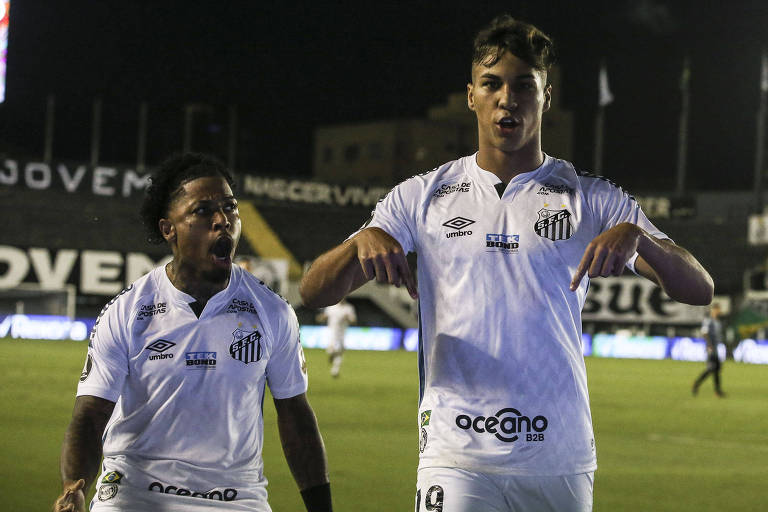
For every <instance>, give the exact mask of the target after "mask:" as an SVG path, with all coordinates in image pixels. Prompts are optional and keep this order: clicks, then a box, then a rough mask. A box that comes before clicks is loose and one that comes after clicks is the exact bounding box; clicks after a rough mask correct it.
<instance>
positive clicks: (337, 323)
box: [323, 302, 357, 348]
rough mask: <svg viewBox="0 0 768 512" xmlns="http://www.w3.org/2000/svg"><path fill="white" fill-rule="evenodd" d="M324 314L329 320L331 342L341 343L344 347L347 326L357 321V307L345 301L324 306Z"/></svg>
mask: <svg viewBox="0 0 768 512" xmlns="http://www.w3.org/2000/svg"><path fill="white" fill-rule="evenodd" d="M323 314H324V315H325V317H326V318H327V322H328V336H329V342H333V343H336V344H339V345H340V346H341V347H342V348H343V342H344V334H345V333H346V331H347V327H349V324H352V323H354V322H356V321H357V316H356V315H355V307H354V306H353V305H352V304H350V303H349V302H343V303H339V304H334V305H332V306H328V307H327V308H324V309H323Z"/></svg>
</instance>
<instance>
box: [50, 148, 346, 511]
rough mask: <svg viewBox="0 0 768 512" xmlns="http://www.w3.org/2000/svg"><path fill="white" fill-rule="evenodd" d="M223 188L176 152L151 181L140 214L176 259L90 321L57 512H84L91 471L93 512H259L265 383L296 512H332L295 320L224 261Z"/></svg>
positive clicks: (228, 188) (233, 222) (203, 161)
mask: <svg viewBox="0 0 768 512" xmlns="http://www.w3.org/2000/svg"><path fill="white" fill-rule="evenodd" d="M232 186H233V180H232V175H231V174H230V172H229V171H228V170H227V169H226V168H225V167H224V166H223V164H221V163H220V162H218V161H217V160H215V159H213V158H211V157H208V156H205V155H199V154H184V155H180V156H178V157H173V158H171V159H169V160H168V161H166V162H165V163H164V164H163V165H162V166H161V167H160V168H159V169H158V170H157V172H156V173H155V174H154V175H153V176H152V179H151V184H150V186H149V188H148V189H147V194H146V197H145V200H144V203H143V205H142V218H143V220H144V224H145V226H146V227H147V229H148V232H149V235H150V241H153V242H156V243H164V242H165V243H167V244H168V245H169V246H170V248H171V250H172V252H173V260H172V261H171V262H170V263H169V264H167V265H164V266H160V267H157V268H156V269H154V270H153V271H151V272H150V273H148V274H147V275H145V276H143V277H141V278H140V279H138V280H137V281H135V282H134V283H133V284H131V285H130V286H129V287H128V288H126V289H125V290H123V291H122V292H121V293H120V294H118V295H117V296H116V297H115V298H114V299H112V300H111V301H110V302H109V303H108V304H107V305H106V306H105V307H104V309H103V310H102V311H101V313H100V315H99V318H98V319H97V321H96V326H95V327H94V329H93V332H92V333H91V340H90V343H89V344H88V355H87V359H86V364H85V368H84V369H83V373H82V375H81V377H80V383H79V385H78V389H77V398H76V400H75V406H74V411H73V413H72V420H71V422H70V424H69V427H68V428H67V431H66V435H65V438H64V442H63V446H62V451H61V477H62V487H63V491H62V494H61V496H60V497H59V498H58V499H57V500H56V502H55V504H54V511H55V512H64V511H67V512H83V511H84V510H85V493H86V491H87V490H88V489H89V487H90V486H91V484H92V483H93V482H94V478H95V477H96V476H97V475H98V474H100V476H99V477H98V482H99V483H98V488H97V492H96V495H95V496H94V498H93V501H92V502H91V506H90V510H92V511H93V512H103V511H120V512H148V511H155V512H157V511H177V510H183V511H190V512H214V511H220V510H232V511H251V512H270V510H271V509H270V506H269V504H268V502H267V490H266V485H267V481H266V478H265V477H264V474H263V462H262V458H261V453H262V443H263V417H262V409H263V400H264V393H265V386H269V389H270V391H271V393H272V396H273V397H274V405H275V409H276V411H277V424H278V430H279V432H280V439H281V442H282V446H283V452H284V453H285V457H286V460H287V462H288V466H289V467H290V469H291V471H292V473H293V476H294V478H295V480H296V483H297V484H298V486H299V489H300V491H301V495H302V497H303V498H304V502H305V504H306V508H307V510H308V511H309V512H313V511H317V512H330V511H331V491H330V484H329V481H328V472H327V469H326V460H325V449H324V447H323V441H322V438H321V437H320V432H319V431H318V427H317V421H316V419H315V415H314V413H313V411H312V409H311V407H310V405H309V403H308V401H307V398H306V390H307V375H306V363H305V362H304V355H303V352H302V349H301V344H300V343H299V325H298V322H297V319H296V315H295V313H294V311H293V309H292V308H291V307H290V305H289V304H288V303H287V302H286V301H285V300H284V299H282V298H281V297H280V296H278V295H277V294H275V293H274V292H272V291H271V290H270V289H268V288H267V287H266V286H265V285H264V284H263V283H261V282H260V281H259V280H258V279H257V278H255V277H254V276H252V275H251V274H250V273H248V272H246V271H244V270H242V269H241V268H240V267H239V266H237V265H233V257H234V255H235V251H236V249H237V244H238V241H239V239H240V233H241V225H240V215H239V213H238V207H237V200H236V199H235V196H234V194H233V192H232ZM102 455H103V461H102ZM225 502H226V503H225Z"/></svg>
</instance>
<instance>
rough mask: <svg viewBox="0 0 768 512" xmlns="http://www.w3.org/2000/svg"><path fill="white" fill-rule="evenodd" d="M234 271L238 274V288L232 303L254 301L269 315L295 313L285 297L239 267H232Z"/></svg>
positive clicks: (231, 300)
mask: <svg viewBox="0 0 768 512" xmlns="http://www.w3.org/2000/svg"><path fill="white" fill-rule="evenodd" d="M232 271H233V272H236V273H237V279H238V286H237V287H236V289H235V290H234V292H233V297H232V298H231V299H230V302H233V301H242V300H247V299H252V300H254V301H255V302H256V303H257V304H258V305H259V306H260V308H261V309H264V310H266V312H267V314H274V313H290V312H292V311H293V308H292V307H291V305H290V304H289V303H288V300H287V299H286V298H285V297H283V296H282V295H280V294H279V293H277V292H276V291H275V290H273V289H272V288H270V287H269V286H268V285H267V284H266V283H265V282H264V281H262V280H261V279H259V278H258V277H256V276H254V275H253V274H251V273H250V272H248V271H246V270H243V269H242V268H240V267H238V266H234V267H232Z"/></svg>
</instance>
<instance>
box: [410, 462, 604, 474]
mask: <svg viewBox="0 0 768 512" xmlns="http://www.w3.org/2000/svg"><path fill="white" fill-rule="evenodd" d="M431 468H448V469H463V470H465V471H472V472H475V473H490V474H494V475H514V476H566V475H580V474H582V473H590V472H594V471H597V463H594V464H589V465H586V466H577V467H575V468H571V469H563V470H553V471H539V470H532V469H531V470H528V469H522V468H499V467H497V466H472V465H464V464H462V465H456V466H447V465H444V464H428V465H421V464H419V467H418V469H417V471H421V470H422V469H431Z"/></svg>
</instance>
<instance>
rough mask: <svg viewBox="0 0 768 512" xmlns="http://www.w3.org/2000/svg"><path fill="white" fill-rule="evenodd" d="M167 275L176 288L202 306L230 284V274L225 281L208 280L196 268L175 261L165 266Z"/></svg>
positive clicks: (218, 279) (217, 279)
mask: <svg viewBox="0 0 768 512" xmlns="http://www.w3.org/2000/svg"><path fill="white" fill-rule="evenodd" d="M165 273H166V275H167V276H168V279H169V280H170V281H171V284H173V286H174V288H176V289H177V290H179V291H182V292H184V293H186V294H187V295H191V296H192V297H194V298H195V300H196V301H197V302H198V303H200V304H201V305H202V306H205V304H206V303H207V302H208V300H209V299H210V298H211V297H213V296H214V295H216V294H217V293H219V292H220V291H222V290H223V289H225V288H226V287H227V285H228V284H229V274H227V275H226V277H224V278H223V279H221V278H216V279H213V280H212V279H208V278H207V277H208V276H204V275H202V274H200V273H199V272H198V271H197V270H196V269H195V268H191V267H188V266H185V265H183V264H182V265H179V264H177V263H176V262H175V260H174V261H171V262H170V263H168V264H167V265H166V266H165Z"/></svg>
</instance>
